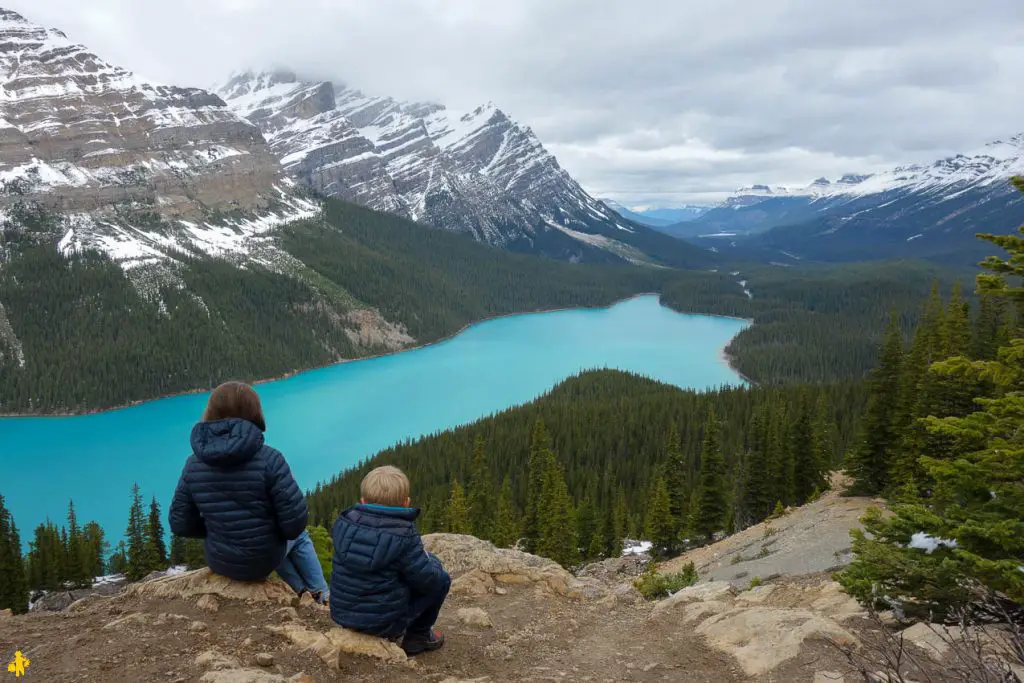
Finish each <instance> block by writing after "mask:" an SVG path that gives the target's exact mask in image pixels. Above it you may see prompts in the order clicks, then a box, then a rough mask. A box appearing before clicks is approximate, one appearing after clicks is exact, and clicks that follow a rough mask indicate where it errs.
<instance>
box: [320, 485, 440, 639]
mask: <svg viewBox="0 0 1024 683" xmlns="http://www.w3.org/2000/svg"><path fill="white" fill-rule="evenodd" d="M359 493H360V499H359V504H358V505H355V506H353V507H351V508H349V509H348V510H345V511H344V512H342V513H341V515H339V516H338V520H337V521H336V522H335V523H334V533H333V536H334V565H333V573H332V574H331V591H330V602H331V617H332V618H333V619H334V621H335V622H337V623H338V624H340V625H341V626H344V627H345V628H350V629H353V630H356V631H361V632H363V633H368V634H370V635H375V636H380V637H382V638H388V639H391V640H394V641H396V642H397V641H399V640H402V648H403V649H404V650H405V652H406V653H407V654H409V655H417V654H420V653H422V652H426V651H428V650H436V649H438V648H440V647H441V646H442V645H443V644H444V634H443V633H441V631H440V630H438V629H435V628H433V626H434V622H435V621H437V615H438V613H439V612H440V611H441V605H442V604H443V603H444V600H445V598H446V597H447V596H448V589H449V588H450V587H451V578H450V577H449V576H448V572H446V571H445V570H444V567H442V566H441V561H440V560H438V559H437V557H436V556H434V555H431V554H430V553H428V552H427V551H426V550H425V549H424V548H423V543H422V541H421V540H420V535H419V532H418V531H417V530H416V524H415V522H416V518H417V517H419V514H420V511H419V509H418V508H414V507H411V505H410V503H411V498H410V495H409V479H408V477H406V476H405V473H404V472H402V471H401V470H400V469H398V468H397V467H392V466H391V465H386V466H384V467H378V468H377V469H375V470H373V471H371V472H370V473H369V474H367V475H366V477H365V478H364V479H363V481H362V483H361V484H360V487H359Z"/></svg>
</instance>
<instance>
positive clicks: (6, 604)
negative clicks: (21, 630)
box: [0, 495, 28, 614]
mask: <svg viewBox="0 0 1024 683" xmlns="http://www.w3.org/2000/svg"><path fill="white" fill-rule="evenodd" d="M0 609H9V610H11V611H12V612H14V613H15V614H22V613H24V612H26V611H28V580H27V577H26V576H25V563H24V562H23V561H22V558H21V537H20V535H19V534H18V527H17V526H16V525H15V523H14V517H13V515H11V513H10V512H9V511H8V510H7V508H6V506H5V505H4V497H3V496H2V495H0Z"/></svg>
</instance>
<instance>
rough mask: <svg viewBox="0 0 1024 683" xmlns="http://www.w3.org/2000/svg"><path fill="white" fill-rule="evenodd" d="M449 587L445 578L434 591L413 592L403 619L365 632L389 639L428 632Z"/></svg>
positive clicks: (439, 611) (449, 584) (435, 619)
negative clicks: (442, 583)
mask: <svg viewBox="0 0 1024 683" xmlns="http://www.w3.org/2000/svg"><path fill="white" fill-rule="evenodd" d="M451 587H452V582H451V579H447V580H446V581H445V582H444V585H442V586H441V588H440V589H439V590H438V591H436V592H434V593H424V594H414V595H413V596H412V601H411V602H410V603H409V609H408V611H406V613H405V619H403V620H401V621H399V622H397V623H394V624H391V625H390V626H386V627H384V628H381V629H375V630H374V631H367V633H369V634H370V635H373V636H379V637H381V638H389V639H391V640H397V639H399V638H401V637H402V636H403V635H406V634H409V635H416V636H425V635H427V634H429V633H430V629H431V627H432V626H433V625H434V622H436V621H437V615H438V614H440V613H441V605H443V604H444V601H445V598H447V597H448V589H450V588H451Z"/></svg>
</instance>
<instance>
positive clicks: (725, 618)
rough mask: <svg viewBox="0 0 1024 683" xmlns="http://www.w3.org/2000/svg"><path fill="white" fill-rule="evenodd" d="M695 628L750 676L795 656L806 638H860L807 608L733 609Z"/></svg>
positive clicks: (851, 642) (851, 643) (853, 640)
mask: <svg viewBox="0 0 1024 683" xmlns="http://www.w3.org/2000/svg"><path fill="white" fill-rule="evenodd" d="M695 630H696V632H697V633H699V634H701V635H703V636H704V637H705V639H706V640H707V642H708V644H709V645H711V646H712V647H714V648H716V649H718V650H721V651H722V652H725V653H727V654H730V655H732V656H733V657H735V658H736V660H737V661H738V662H739V664H740V667H742V669H743V671H744V672H746V674H747V675H748V676H760V675H762V674H764V673H767V672H768V671H771V670H772V669H774V668H776V667H777V666H779V665H780V664H782V663H783V662H785V661H786V660H789V659H792V658H793V657H796V656H797V654H799V652H800V646H801V645H802V644H803V643H804V641H806V640H831V641H832V642H835V643H837V644H841V645H847V646H856V645H857V639H856V638H854V636H853V635H852V634H851V633H850V632H849V631H847V630H846V629H844V628H843V627H841V626H840V625H839V624H837V623H836V622H835V621H833V620H832V619H829V618H827V617H824V616H822V615H820V614H818V613H816V612H812V611H811V610H806V609H774V608H769V607H752V608H738V609H732V610H729V611H727V612H723V613H721V614H718V615H715V616H712V617H710V618H708V619H706V620H705V621H704V622H702V623H701V624H699V625H698V626H697V627H696V629H695Z"/></svg>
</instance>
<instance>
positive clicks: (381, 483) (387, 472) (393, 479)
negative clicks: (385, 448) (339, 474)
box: [359, 465, 409, 506]
mask: <svg viewBox="0 0 1024 683" xmlns="http://www.w3.org/2000/svg"><path fill="white" fill-rule="evenodd" d="M359 495H360V496H362V498H363V501H364V502H366V503H376V504H378V505H395V506H402V505H405V501H406V499H407V498H408V497H409V477H407V476H405V472H403V471H402V470H400V469H398V468H397V467H393V466H391V465H384V466H383V467H378V468H377V469H375V470H372V471H371V472H370V473H369V474H367V475H366V476H365V477H363V482H362V483H361V484H360V485H359Z"/></svg>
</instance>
